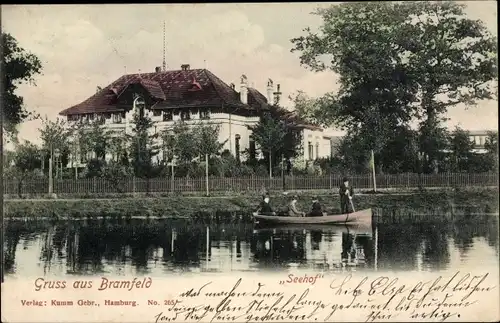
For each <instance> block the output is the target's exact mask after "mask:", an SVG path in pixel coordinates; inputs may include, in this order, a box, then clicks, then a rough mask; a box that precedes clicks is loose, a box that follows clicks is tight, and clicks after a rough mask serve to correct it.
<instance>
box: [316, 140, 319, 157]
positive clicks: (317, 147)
mask: <svg viewBox="0 0 500 323" xmlns="http://www.w3.org/2000/svg"><path fill="white" fill-rule="evenodd" d="M316 158H319V144H318V143H316Z"/></svg>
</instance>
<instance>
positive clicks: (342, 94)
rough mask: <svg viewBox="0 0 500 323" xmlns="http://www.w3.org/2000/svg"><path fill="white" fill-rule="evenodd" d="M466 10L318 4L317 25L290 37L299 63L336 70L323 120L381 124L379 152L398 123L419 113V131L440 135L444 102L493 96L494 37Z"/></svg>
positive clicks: (429, 147)
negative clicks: (334, 85)
mask: <svg viewBox="0 0 500 323" xmlns="http://www.w3.org/2000/svg"><path fill="white" fill-rule="evenodd" d="M463 8H464V6H463V5H461V4H458V3H456V2H406V1H405V2H380V3H373V2H368V3H356V2H353V3H343V4H339V5H334V6H331V7H329V8H326V9H319V10H317V12H316V14H317V15H320V16H321V18H322V19H323V25H322V26H321V28H320V31H319V32H318V33H315V32H312V31H311V30H310V29H306V30H305V31H306V32H307V35H306V36H302V37H298V38H295V39H292V43H293V44H294V48H293V49H292V51H299V52H301V56H300V59H301V63H302V64H303V65H306V66H308V67H310V68H311V69H313V70H315V71H323V70H326V69H330V70H332V71H334V72H336V73H338V74H339V75H340V85H341V88H340V91H339V93H337V94H328V95H326V96H325V97H324V100H325V103H324V104H323V107H322V108H321V109H323V110H324V113H323V116H324V118H326V119H327V121H329V122H330V123H334V124H337V125H340V126H342V127H343V128H345V129H351V130H353V129H356V128H360V127H365V128H368V129H370V128H373V126H374V125H379V126H378V128H373V129H374V131H373V134H374V136H375V138H374V139H377V140H374V141H372V142H371V143H370V145H371V146H373V147H374V148H373V149H374V150H378V151H381V149H382V147H383V146H385V144H386V142H385V140H384V138H387V136H386V133H387V132H390V129H391V128H393V127H394V126H396V125H405V124H407V123H408V122H409V121H410V120H412V119H414V118H418V119H420V120H423V121H422V123H421V133H422V137H424V136H430V135H438V137H439V135H440V134H441V133H440V130H439V129H436V128H439V124H440V121H441V116H442V115H443V114H444V113H445V112H446V110H447V109H448V108H449V107H452V106H455V105H458V104H462V103H465V104H468V105H472V104H473V103H475V102H476V101H477V100H481V99H489V98H492V97H493V94H494V93H493V92H494V90H493V89H492V86H491V85H492V82H491V81H493V80H495V79H496V73H497V65H496V52H497V45H496V41H495V39H494V38H493V37H492V36H491V35H490V34H489V33H488V32H487V31H486V28H485V27H484V25H483V24H482V22H481V21H477V20H471V19H469V18H467V17H466V15H465V13H464V10H463ZM325 55H327V56H328V59H327V60H324V59H323V58H324V56H325ZM325 61H330V62H331V64H328V63H326V62H325ZM380 121H384V123H383V124H381V123H380ZM358 131H359V129H358ZM440 140H441V139H439V138H438V139H436V140H434V139H429V138H421V140H420V141H421V143H422V142H428V141H431V143H432V142H433V141H440ZM438 144H439V143H435V142H434V143H433V144H430V143H426V144H423V145H422V146H421V148H423V149H424V153H425V154H426V160H428V161H429V162H428V165H434V161H435V160H436V158H438V155H439V154H440V151H439V149H435V146H436V145H438Z"/></svg>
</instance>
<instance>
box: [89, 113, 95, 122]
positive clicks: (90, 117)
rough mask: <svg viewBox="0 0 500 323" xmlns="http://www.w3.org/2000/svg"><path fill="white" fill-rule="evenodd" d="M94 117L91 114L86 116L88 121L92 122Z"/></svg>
mask: <svg viewBox="0 0 500 323" xmlns="http://www.w3.org/2000/svg"><path fill="white" fill-rule="evenodd" d="M94 117H95V116H94V114H93V113H90V114H88V118H89V121H94Z"/></svg>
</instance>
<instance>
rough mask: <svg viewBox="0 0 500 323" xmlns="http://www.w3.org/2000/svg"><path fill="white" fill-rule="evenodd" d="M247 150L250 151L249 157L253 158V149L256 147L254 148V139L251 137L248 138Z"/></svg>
mask: <svg viewBox="0 0 500 323" xmlns="http://www.w3.org/2000/svg"><path fill="white" fill-rule="evenodd" d="M248 150H249V152H250V159H255V157H256V156H255V151H256V149H255V141H254V140H253V139H252V138H250V141H249V145H248Z"/></svg>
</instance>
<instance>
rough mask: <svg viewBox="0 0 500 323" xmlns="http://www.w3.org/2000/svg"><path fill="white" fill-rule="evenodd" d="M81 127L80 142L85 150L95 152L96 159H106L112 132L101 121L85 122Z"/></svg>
mask: <svg viewBox="0 0 500 323" xmlns="http://www.w3.org/2000/svg"><path fill="white" fill-rule="evenodd" d="M83 125H84V126H83V127H82V128H80V131H81V132H80V144H81V148H82V149H83V151H85V152H89V151H91V152H93V153H94V155H95V158H96V159H100V160H105V159H106V146H107V145H108V143H109V141H110V139H111V134H110V133H109V131H107V130H106V128H105V127H103V126H102V124H100V122H99V121H94V122H92V123H84V124H83Z"/></svg>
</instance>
